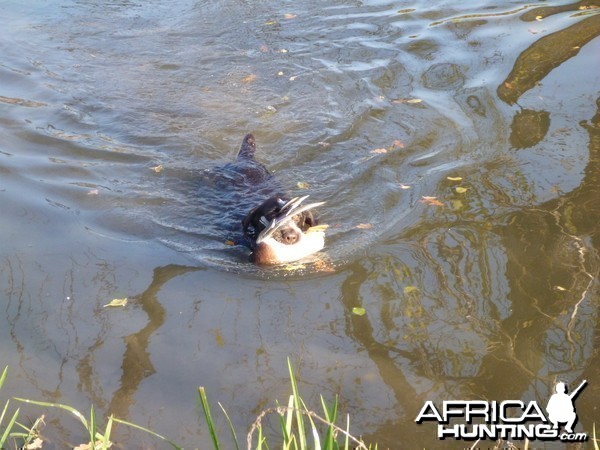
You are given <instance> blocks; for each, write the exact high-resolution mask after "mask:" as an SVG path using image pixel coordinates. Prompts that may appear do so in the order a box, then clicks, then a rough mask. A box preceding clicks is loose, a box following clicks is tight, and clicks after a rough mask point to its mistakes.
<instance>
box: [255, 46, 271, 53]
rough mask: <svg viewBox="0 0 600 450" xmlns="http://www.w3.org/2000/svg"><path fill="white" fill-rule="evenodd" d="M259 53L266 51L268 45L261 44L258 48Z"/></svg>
mask: <svg viewBox="0 0 600 450" xmlns="http://www.w3.org/2000/svg"><path fill="white" fill-rule="evenodd" d="M258 49H259V50H260V52H261V53H267V52H268V51H269V47H268V46H266V45H265V44H263V45H261V46H260V47H259V48H258Z"/></svg>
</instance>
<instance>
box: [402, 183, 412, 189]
mask: <svg viewBox="0 0 600 450" xmlns="http://www.w3.org/2000/svg"><path fill="white" fill-rule="evenodd" d="M400 189H410V185H408V184H403V183H400Z"/></svg>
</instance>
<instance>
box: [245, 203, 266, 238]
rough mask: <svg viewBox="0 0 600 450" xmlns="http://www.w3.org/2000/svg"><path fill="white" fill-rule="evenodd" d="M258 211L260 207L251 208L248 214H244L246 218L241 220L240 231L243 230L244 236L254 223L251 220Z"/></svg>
mask: <svg viewBox="0 0 600 450" xmlns="http://www.w3.org/2000/svg"><path fill="white" fill-rule="evenodd" d="M261 206H262V205H261ZM258 209H260V206H257V207H256V208H253V209H252V210H251V211H250V212H249V213H248V214H246V217H244V218H243V219H242V230H244V234H246V233H248V227H249V226H250V225H252V222H254V221H253V219H254V216H255V215H256V211H257V210H258Z"/></svg>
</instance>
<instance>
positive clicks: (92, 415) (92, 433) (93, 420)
mask: <svg viewBox="0 0 600 450" xmlns="http://www.w3.org/2000/svg"><path fill="white" fill-rule="evenodd" d="M88 433H89V434H90V443H91V444H92V448H94V447H95V444H96V413H95V412H94V405H91V406H90V427H89V428H88Z"/></svg>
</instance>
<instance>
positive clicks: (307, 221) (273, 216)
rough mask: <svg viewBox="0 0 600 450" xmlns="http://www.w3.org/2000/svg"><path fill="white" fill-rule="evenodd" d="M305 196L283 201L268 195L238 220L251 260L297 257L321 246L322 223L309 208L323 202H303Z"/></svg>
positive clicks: (265, 261) (279, 260) (291, 259)
mask: <svg viewBox="0 0 600 450" xmlns="http://www.w3.org/2000/svg"><path fill="white" fill-rule="evenodd" d="M307 198H308V195H307V196H304V197H295V198H293V199H291V200H289V201H285V200H283V199H281V198H279V197H270V198H269V199H267V200H266V201H265V202H263V203H262V204H261V205H260V206H258V207H256V208H254V209H253V210H252V211H250V212H249V213H248V215H247V216H246V217H245V218H244V219H243V220H242V227H243V230H244V235H245V236H246V238H247V239H248V241H249V242H250V243H251V247H252V249H253V252H252V254H251V255H250V259H251V261H253V262H254V263H256V264H259V265H270V264H283V263H290V262H294V261H298V260H300V259H302V258H305V257H307V256H309V255H312V254H313V253H316V252H318V251H319V250H321V249H322V248H323V247H324V246H325V233H324V231H323V230H324V227H323V226H317V221H316V219H315V217H314V215H313V214H312V212H311V211H310V210H311V209H313V208H316V207H317V206H321V205H323V204H324V203H325V202H316V203H309V204H303V202H304V201H305V200H306V199H307Z"/></svg>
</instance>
